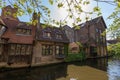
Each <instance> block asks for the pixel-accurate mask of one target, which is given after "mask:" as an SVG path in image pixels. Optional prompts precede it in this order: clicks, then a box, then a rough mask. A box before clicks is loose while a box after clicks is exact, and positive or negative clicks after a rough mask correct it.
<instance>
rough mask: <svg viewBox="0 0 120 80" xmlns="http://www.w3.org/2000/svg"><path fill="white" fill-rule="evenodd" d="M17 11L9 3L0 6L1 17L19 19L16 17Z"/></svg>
mask: <svg viewBox="0 0 120 80" xmlns="http://www.w3.org/2000/svg"><path fill="white" fill-rule="evenodd" d="M17 11H18V9H17V8H12V7H11V6H10V5H8V6H6V7H3V8H2V14H1V17H3V18H9V19H16V20H19V19H18V17H17Z"/></svg>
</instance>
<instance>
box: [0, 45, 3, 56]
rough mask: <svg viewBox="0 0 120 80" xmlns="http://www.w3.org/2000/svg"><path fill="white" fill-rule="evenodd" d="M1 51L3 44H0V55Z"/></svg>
mask: <svg viewBox="0 0 120 80" xmlns="http://www.w3.org/2000/svg"><path fill="white" fill-rule="evenodd" d="M2 51H3V45H2V44H0V55H1V54H2Z"/></svg>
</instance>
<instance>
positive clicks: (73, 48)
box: [62, 25, 79, 53]
mask: <svg viewBox="0 0 120 80" xmlns="http://www.w3.org/2000/svg"><path fill="white" fill-rule="evenodd" d="M62 29H63V30H64V32H65V34H66V36H67V38H68V39H69V53H79V45H78V44H77V43H76V42H75V38H74V36H75V34H74V29H73V28H71V27H70V26H68V25H65V26H63V27H62Z"/></svg>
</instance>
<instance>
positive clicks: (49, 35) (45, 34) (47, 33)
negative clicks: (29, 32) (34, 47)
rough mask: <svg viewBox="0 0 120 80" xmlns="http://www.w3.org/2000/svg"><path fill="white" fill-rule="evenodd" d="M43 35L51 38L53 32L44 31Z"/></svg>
mask: <svg viewBox="0 0 120 80" xmlns="http://www.w3.org/2000/svg"><path fill="white" fill-rule="evenodd" d="M43 36H44V37H47V38H50V37H51V33H50V32H44V33H43Z"/></svg>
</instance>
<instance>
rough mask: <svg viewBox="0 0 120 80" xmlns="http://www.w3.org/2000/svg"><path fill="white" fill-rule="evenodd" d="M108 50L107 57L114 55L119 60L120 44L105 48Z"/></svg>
mask: <svg viewBox="0 0 120 80" xmlns="http://www.w3.org/2000/svg"><path fill="white" fill-rule="evenodd" d="M107 49H108V54H109V55H114V56H115V57H119V58H120V42H119V43H116V44H112V45H109V46H108V47H107Z"/></svg>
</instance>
